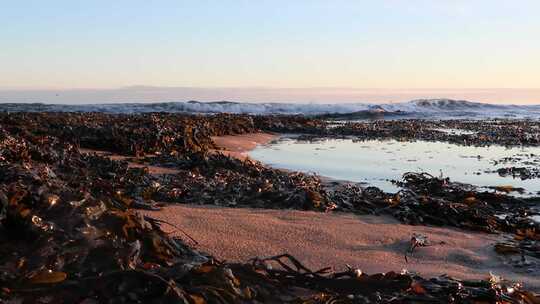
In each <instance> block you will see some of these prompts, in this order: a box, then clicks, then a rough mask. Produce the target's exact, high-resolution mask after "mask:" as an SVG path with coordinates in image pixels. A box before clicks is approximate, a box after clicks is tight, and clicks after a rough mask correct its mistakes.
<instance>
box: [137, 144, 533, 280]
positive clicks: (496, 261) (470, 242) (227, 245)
mask: <svg viewBox="0 0 540 304" xmlns="http://www.w3.org/2000/svg"><path fill="white" fill-rule="evenodd" d="M275 137H276V135H273V134H264V133H260V134H247V135H241V136H224V137H215V138H214V141H215V143H216V144H217V145H218V146H219V147H220V148H221V149H223V150H222V151H225V153H228V154H229V155H231V156H234V157H240V158H244V157H247V152H248V151H249V150H251V149H253V148H255V147H256V146H257V145H258V144H264V143H268V142H269V141H271V140H272V139H274V138H275ZM144 213H145V214H146V215H150V216H152V217H155V218H158V219H162V220H165V221H167V222H169V223H171V224H173V225H175V226H177V227H179V228H181V229H182V230H184V231H186V232H187V233H188V234H189V235H191V236H192V237H193V238H194V239H195V240H197V242H198V243H199V244H198V245H197V248H198V249H199V250H201V251H204V252H208V253H210V254H212V255H215V256H216V257H218V258H221V259H224V260H228V261H235V262H236V261H237V262H245V261H247V260H248V259H250V258H253V257H264V256H271V255H277V254H281V253H290V254H292V255H294V256H296V257H298V258H299V259H300V260H301V261H303V262H304V263H305V264H306V265H307V266H309V267H312V268H314V269H315V268H322V267H328V266H331V267H334V268H335V269H343V268H344V267H345V265H346V264H349V265H351V266H353V267H358V268H360V269H362V270H363V271H365V272H367V273H375V272H387V271H392V270H393V271H396V270H402V269H407V270H408V271H414V272H419V273H420V274H422V275H424V276H438V275H442V274H447V275H450V276H454V277H457V278H463V279H485V278H487V277H489V273H490V272H492V273H494V274H496V275H501V276H503V277H504V278H507V279H512V280H516V281H521V282H525V283H526V285H527V286H529V287H530V288H534V289H540V278H538V277H537V276H535V275H534V274H531V273H526V272H521V273H518V272H516V269H515V268H512V267H511V266H509V265H506V264H505V261H504V258H503V257H501V256H499V255H497V254H496V253H495V252H494V250H493V243H494V242H495V241H496V240H498V239H500V238H501V236H498V235H491V234H486V233H474V232H470V231H464V230H459V229H454V228H448V227H427V226H411V225H403V224H400V223H399V222H398V221H396V220H395V219H393V218H391V217H388V216H370V215H364V216H357V215H353V214H339V213H334V214H328V213H319V212H309V211H297V210H260V209H259V210H257V209H246V208H242V209H233V208H221V207H214V206H194V205H176V206H169V207H166V208H165V209H163V210H161V211H155V212H153V211H152V212H144ZM163 228H164V229H165V230H166V231H169V232H171V233H172V234H173V235H175V236H178V237H185V236H184V235H183V234H182V233H181V232H180V231H177V230H176V229H175V228H173V227H172V226H169V225H166V224H165V225H164V227H163ZM414 233H417V234H422V235H425V236H427V237H428V239H429V240H430V242H431V243H432V244H433V245H432V246H429V247H422V248H417V250H416V251H415V253H414V254H413V256H412V257H410V258H409V259H408V262H406V261H405V258H404V253H405V251H406V250H407V248H408V246H409V242H410V238H411V236H412V235H413V234H414Z"/></svg>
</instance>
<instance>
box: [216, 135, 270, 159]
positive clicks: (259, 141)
mask: <svg viewBox="0 0 540 304" xmlns="http://www.w3.org/2000/svg"><path fill="white" fill-rule="evenodd" d="M278 137H279V136H278V135H277V134H271V133H250V134H242V135H227V136H214V137H212V140H213V141H214V143H215V144H216V146H218V147H219V148H220V150H219V151H220V152H222V153H224V154H226V155H229V156H231V157H236V158H239V159H245V158H246V157H248V152H249V151H251V150H253V149H255V148H256V147H257V145H264V144H267V143H269V142H271V141H272V140H274V139H276V138H278Z"/></svg>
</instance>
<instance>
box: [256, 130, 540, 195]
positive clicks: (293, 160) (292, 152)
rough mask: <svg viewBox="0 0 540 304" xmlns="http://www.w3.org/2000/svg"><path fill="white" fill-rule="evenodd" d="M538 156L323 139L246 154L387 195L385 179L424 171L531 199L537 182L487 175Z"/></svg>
mask: <svg viewBox="0 0 540 304" xmlns="http://www.w3.org/2000/svg"><path fill="white" fill-rule="evenodd" d="M518 154H519V155H533V156H534V155H539V154H540V148H538V147H513V148H508V147H502V146H490V147H470V146H459V145H454V144H448V143H441V142H426V141H415V142H400V141H397V140H384V141H381V140H369V141H359V142H354V141H353V140H350V139H327V140H321V141H317V142H305V141H297V140H295V139H293V138H282V139H280V140H278V141H276V142H273V143H271V144H269V145H266V146H260V147H258V148H257V149H255V150H253V151H252V152H251V153H250V155H251V157H253V158H254V159H258V160H260V161H262V162H264V163H267V164H270V165H272V166H275V167H279V168H284V169H291V170H298V171H304V172H306V171H310V172H315V173H318V174H320V175H323V176H328V177H331V178H335V179H342V180H349V181H354V182H364V183H368V184H370V185H374V186H377V187H380V188H381V189H383V190H385V191H392V192H393V191H396V190H397V188H396V187H395V186H393V185H392V184H391V183H390V182H389V180H392V179H399V178H400V177H401V175H402V174H403V173H405V172H409V171H415V172H420V171H423V172H428V173H430V174H432V175H435V176H439V175H444V176H448V177H450V178H451V179H452V180H454V181H460V182H464V183H470V184H474V185H478V186H503V185H504V186H513V187H521V188H525V189H526V190H527V191H528V192H529V194H536V193H537V192H539V191H540V182H539V181H538V180H537V179H530V180H521V179H519V178H513V177H511V176H507V177H501V176H499V175H498V174H496V173H486V172H487V171H494V170H496V169H497V168H500V167H501V165H498V166H497V165H494V162H495V161H498V160H500V159H502V158H505V157H512V156H515V155H518Z"/></svg>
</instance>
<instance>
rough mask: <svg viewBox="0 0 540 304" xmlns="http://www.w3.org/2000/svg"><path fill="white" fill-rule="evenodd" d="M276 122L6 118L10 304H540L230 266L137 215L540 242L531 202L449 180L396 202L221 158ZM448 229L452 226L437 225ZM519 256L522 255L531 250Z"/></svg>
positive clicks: (419, 184) (495, 288)
mask: <svg viewBox="0 0 540 304" xmlns="http://www.w3.org/2000/svg"><path fill="white" fill-rule="evenodd" d="M274 119H275V118H268V120H269V121H267V122H264V123H261V122H253V119H252V118H251V117H249V116H231V115H215V116H188V115H169V114H147V115H114V116H113V115H111V116H109V115H103V114H62V115H59V114H40V113H36V114H2V115H0V244H1V246H0V302H4V301H5V302H8V303H207V302H208V303H283V302H290V303H366V302H377V303H418V302H434V303H448V302H455V303H477V302H489V303H492V302H496V301H499V302H507V303H535V302H537V301H538V298H537V297H535V295H533V294H531V293H529V292H527V291H525V290H524V289H523V288H522V287H521V286H520V285H512V284H511V283H508V282H499V281H498V280H497V279H496V278H491V280H487V281H459V280H456V279H453V278H448V277H444V276H443V277H439V278H433V279H424V278H422V277H419V276H417V275H415V274H409V273H387V274H375V275H366V274H362V273H361V271H359V270H356V269H352V268H351V269H347V270H345V271H343V272H334V271H331V270H330V269H323V270H318V271H312V270H310V269H307V268H306V267H304V266H303V265H302V264H301V263H300V262H299V261H297V260H296V259H294V257H291V256H287V255H284V256H278V257H272V258H267V259H259V258H255V259H254V260H253V261H252V262H251V263H247V264H233V263H224V262H221V261H219V259H216V258H215V257H211V256H208V255H205V254H202V253H199V252H197V251H196V250H194V249H193V248H192V247H191V246H190V245H189V244H188V243H189V241H190V240H189V239H186V240H182V239H176V238H172V237H170V236H169V235H168V234H166V233H164V232H163V231H162V230H161V228H160V225H161V224H163V223H162V222H159V221H157V220H154V219H151V218H149V217H144V216H141V215H140V214H139V213H137V212H136V211H135V210H134V209H135V208H141V207H143V208H154V207H155V206H156V203H155V202H156V201H160V202H169V203H172V202H198V203H206V204H219V205H226V206H252V207H264V208H294V209H313V210H321V211H330V210H334V209H335V210H342V211H353V212H363V213H389V214H393V215H394V216H396V217H397V218H400V219H402V220H403V221H405V222H411V223H419V224H420V223H429V224H440V225H455V226H459V227H464V228H470V229H480V230H488V231H495V230H502V231H511V232H515V233H516V235H520V236H522V237H521V240H527V241H530V240H532V239H533V238H534V237H537V235H538V229H537V228H538V227H536V228H534V227H528V226H527V227H525V226H523V225H525V224H524V223H518V222H515V221H517V217H515V216H517V215H516V214H518V211H517V210H519V208H524V209H523V210H524V211H523V212H525V211H526V210H527V209H526V205H527V202H526V203H525V204H523V202H522V201H519V202H518V201H517V199H514V198H511V197H509V196H505V195H499V194H494V193H478V192H475V190H474V189H473V190H465V187H464V186H460V185H457V184H452V183H450V182H449V181H447V180H443V179H438V178H433V177H429V176H425V175H412V174H411V175H409V176H406V178H405V180H404V187H405V188H407V189H408V190H407V191H408V192H405V191H404V192H401V193H398V194H395V195H392V194H386V193H383V192H381V191H380V190H378V189H374V188H368V189H360V188H356V187H354V186H342V187H344V188H340V187H338V188H335V189H331V188H328V187H326V186H325V185H323V184H322V183H321V181H320V180H319V179H318V178H317V177H315V176H308V175H304V174H300V173H287V172H282V171H279V170H274V169H270V168H267V167H264V166H262V165H260V164H258V163H254V162H251V161H239V160H236V159H231V158H228V157H225V156H223V155H220V154H212V153H209V151H210V150H211V149H213V148H215V147H214V146H213V143H212V141H211V138H210V136H214V135H223V134H237V133H244V132H251V131H253V130H256V129H264V130H267V129H266V128H267V127H265V126H270V125H274V123H275V122H276V121H275V120H274ZM286 119H287V118H280V120H286ZM291 119H292V120H293V121H298V119H299V118H291ZM295 123H296V122H295ZM299 124H300V125H301V122H300V123H299ZM291 125H292V124H291ZM256 126H257V127H256ZM272 128H274V127H272ZM310 128H311V127H310ZM268 129H270V127H268ZM79 147H84V148H93V149H99V150H108V151H112V152H116V153H121V154H125V155H131V156H141V157H139V161H141V162H146V163H150V162H152V163H154V164H162V165H168V166H174V167H175V168H176V169H178V173H177V174H166V175H159V176H157V175H151V174H149V173H148V170H146V169H145V168H132V167H130V166H129V164H128V163H127V162H126V161H114V160H111V159H109V158H107V157H103V156H99V155H97V154H88V153H81V152H80V150H79ZM150 154H151V155H150ZM471 197H472V198H471ZM488 204H489V206H488ZM435 207H437V209H435V212H429V210H430V209H433V208H435ZM500 211H506V212H509V213H511V214H512V217H507V219H506V220H505V221H506V222H504V221H502V220H501V221H498V220H496V219H494V218H493V213H494V212H500ZM460 214H462V215H460ZM429 215H431V217H430V216H429ZM441 218H444V219H446V220H447V221H446V222H437V220H436V219H439V221H440V219H441ZM514 218H516V220H514ZM524 227H525V228H526V229H524ZM532 228H534V229H536V230H534V229H533V230H531V229H532ZM522 231H523V232H524V234H520V233H521V232H522ZM523 244H524V243H522V242H519V243H518V245H519V246H521V245H523ZM501 246H502V245H501ZM507 246H510V245H508V244H507ZM515 248H518V249H516V250H518V251H520V252H521V250H525V249H527V248H529V247H526V248H525V249H522V247H515ZM527 250H528V249H527ZM217 258H219V257H217Z"/></svg>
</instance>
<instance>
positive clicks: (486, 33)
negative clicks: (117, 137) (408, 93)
mask: <svg viewBox="0 0 540 304" xmlns="http://www.w3.org/2000/svg"><path fill="white" fill-rule="evenodd" d="M539 12H540V1H532V0H531V1H497V0H492V1H483V0H477V1H460V0H456V1H442V0H441V1H419V0H418V1H415V0H411V1H397V0H395V1H352V0H351V1H315V0H313V1H223V0H222V1H133V0H131V1H121V0H117V1H98V0H94V1H73V0H72V1H54V0H51V1H24V0H21V1H3V2H2V3H0V67H1V70H2V72H1V73H0V88H4V89H6V88H7V89H20V88H26V89H38V88H39V89H49V88H53V89H60V88H62V89H70V88H115V87H123V86H131V85H149V86H169V87H270V88H320V87H342V88H389V89H395V88H457V89H460V88H540V55H538V54H540V38H539V37H540V18H538V14H539Z"/></svg>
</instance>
